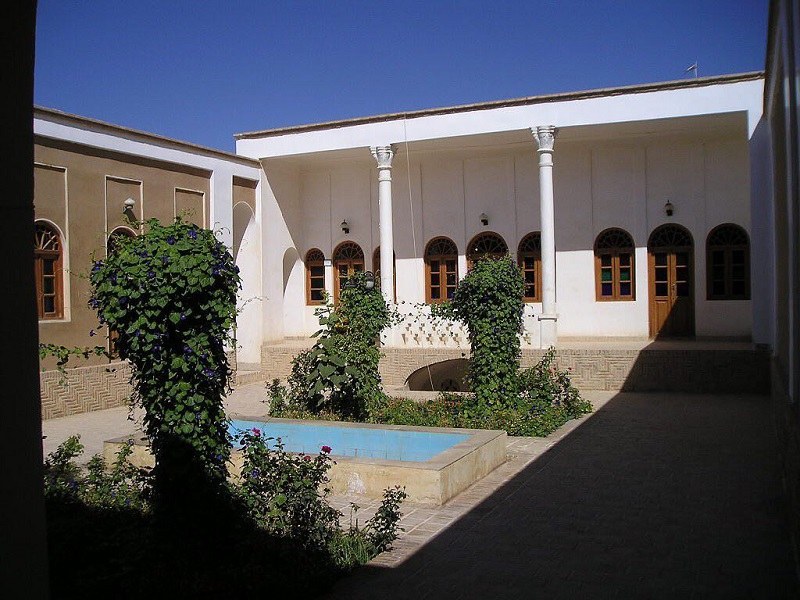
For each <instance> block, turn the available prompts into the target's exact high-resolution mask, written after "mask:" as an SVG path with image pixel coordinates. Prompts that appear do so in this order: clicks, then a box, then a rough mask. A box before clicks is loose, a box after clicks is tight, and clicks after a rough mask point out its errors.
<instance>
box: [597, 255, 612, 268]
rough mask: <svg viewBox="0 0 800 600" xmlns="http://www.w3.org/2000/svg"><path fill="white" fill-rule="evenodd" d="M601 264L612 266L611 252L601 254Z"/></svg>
mask: <svg viewBox="0 0 800 600" xmlns="http://www.w3.org/2000/svg"><path fill="white" fill-rule="evenodd" d="M600 264H601V265H602V266H604V267H610V266H611V255H610V254H602V255H601V256H600Z"/></svg>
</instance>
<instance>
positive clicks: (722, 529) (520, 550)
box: [327, 393, 798, 600]
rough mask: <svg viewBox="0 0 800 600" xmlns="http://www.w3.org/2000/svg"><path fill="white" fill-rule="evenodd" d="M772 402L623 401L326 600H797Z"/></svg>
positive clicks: (749, 398)
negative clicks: (391, 563) (391, 561)
mask: <svg viewBox="0 0 800 600" xmlns="http://www.w3.org/2000/svg"><path fill="white" fill-rule="evenodd" d="M785 511H786V507H785V504H784V495H783V489H782V486H781V478H780V470H779V465H778V460H777V451H776V445H775V433H774V427H773V423H772V413H771V408H770V401H769V398H768V397H766V396H754V395H715V396H708V395H688V394H669V395H667V394H637V393H621V394H618V395H617V396H615V397H614V398H613V399H612V400H611V401H609V402H608V403H607V404H606V405H605V406H604V407H603V408H601V409H600V410H599V411H598V412H597V413H596V414H595V415H593V416H592V417H591V418H589V419H588V420H587V421H586V422H584V423H583V424H582V425H581V426H580V427H578V428H577V429H576V430H575V431H574V432H573V433H572V434H571V435H569V436H567V437H566V438H565V439H563V440H562V441H561V442H560V443H558V444H557V445H556V446H555V447H553V448H552V449H551V450H549V451H548V452H547V453H546V454H544V455H543V456H541V457H540V458H539V459H537V460H536V461H534V462H532V463H531V464H529V465H528V466H527V467H526V468H525V469H524V470H523V471H521V472H520V473H519V474H518V475H517V476H516V477H514V478H513V479H512V480H511V481H509V482H508V483H507V484H506V485H504V486H503V487H502V488H500V489H498V490H497V491H496V492H495V493H494V494H492V496H490V497H489V498H488V499H487V500H485V501H484V502H483V503H481V504H480V505H478V506H477V507H476V508H475V509H473V510H472V511H471V512H469V513H468V514H467V515H466V516H465V517H463V518H462V519H460V520H458V521H457V522H456V523H454V524H453V525H452V526H451V527H450V528H448V529H446V530H445V531H444V532H443V533H441V534H440V535H439V536H438V537H436V538H435V539H433V540H432V541H431V542H430V543H428V544H427V545H426V546H424V547H422V548H421V549H420V550H419V551H418V552H417V553H416V554H414V555H413V556H411V557H410V558H409V559H408V560H406V561H405V562H404V563H402V564H400V565H399V566H396V567H394V568H382V567H377V566H371V565H370V566H367V567H364V568H362V569H360V570H358V571H357V572H355V573H354V574H353V575H351V576H350V577H348V578H346V579H344V580H342V581H341V582H339V584H338V585H337V586H336V587H335V588H334V589H333V591H332V593H331V594H330V595H329V596H327V597H329V598H342V599H345V598H346V599H348V600H355V599H358V598H382V599H390V598H413V599H414V600H422V599H423V598H437V599H439V598H526V599H529V598H538V597H541V598H547V599H548V600H551V599H554V598H612V597H618V598H693V597H696V598H796V597H798V587H797V575H796V570H795V563H794V558H793V555H792V552H791V546H790V540H789V535H788V529H787V521H786V512H785Z"/></svg>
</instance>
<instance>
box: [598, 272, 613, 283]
mask: <svg viewBox="0 0 800 600" xmlns="http://www.w3.org/2000/svg"><path fill="white" fill-rule="evenodd" d="M612 279H613V278H612V276H611V269H603V270H601V271H600V281H611V280H612Z"/></svg>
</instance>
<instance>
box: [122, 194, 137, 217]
mask: <svg viewBox="0 0 800 600" xmlns="http://www.w3.org/2000/svg"><path fill="white" fill-rule="evenodd" d="M123 204H124V205H125V208H123V209H122V214H123V215H125V214H127V213H129V212H133V209H134V207H135V206H136V200H134V199H133V198H128V199H127V200H125V202H124V203H123Z"/></svg>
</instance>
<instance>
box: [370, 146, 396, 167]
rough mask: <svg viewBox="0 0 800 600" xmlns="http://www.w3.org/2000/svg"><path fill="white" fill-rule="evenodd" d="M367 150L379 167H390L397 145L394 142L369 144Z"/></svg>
mask: <svg viewBox="0 0 800 600" xmlns="http://www.w3.org/2000/svg"><path fill="white" fill-rule="evenodd" d="M369 151H370V152H371V153H372V156H373V158H374V159H375V160H376V161H377V162H378V168H379V169H391V168H392V159H393V158H394V153H395V152H396V151H397V147H396V146H395V145H394V144H388V145H386V146H370V147H369Z"/></svg>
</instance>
